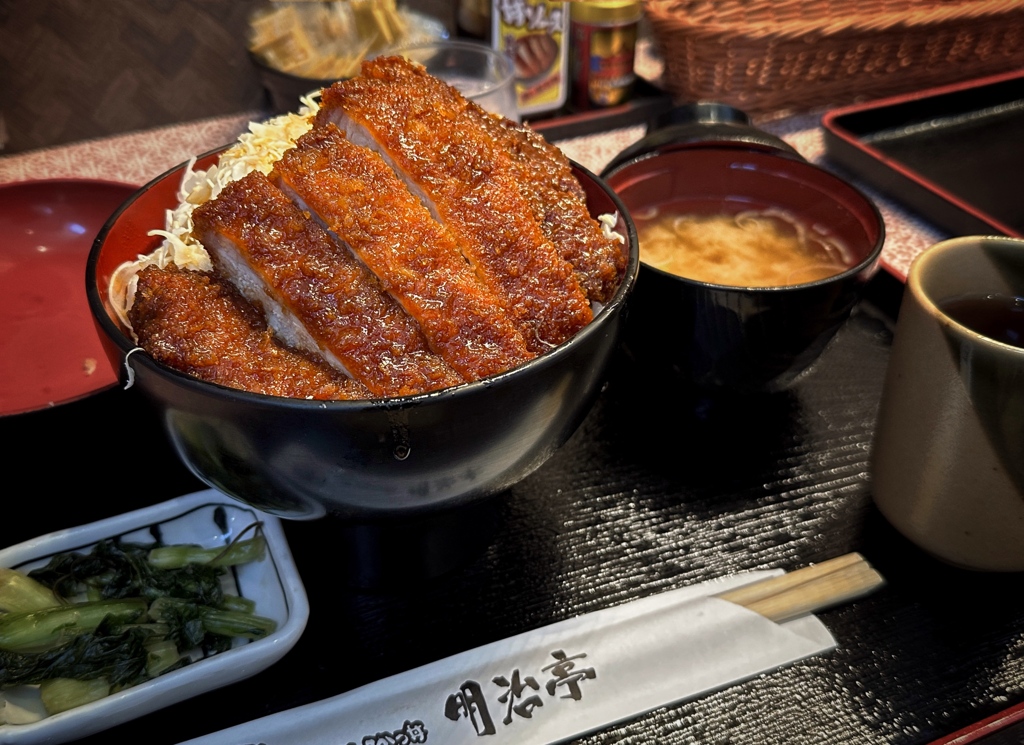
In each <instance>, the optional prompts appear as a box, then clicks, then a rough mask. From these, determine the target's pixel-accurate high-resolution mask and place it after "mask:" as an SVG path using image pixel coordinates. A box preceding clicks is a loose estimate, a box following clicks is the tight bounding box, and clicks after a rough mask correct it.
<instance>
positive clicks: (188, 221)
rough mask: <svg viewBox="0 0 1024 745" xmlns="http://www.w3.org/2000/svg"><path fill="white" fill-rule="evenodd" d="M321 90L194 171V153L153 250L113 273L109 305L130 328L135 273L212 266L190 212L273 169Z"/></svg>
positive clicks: (301, 130)
mask: <svg viewBox="0 0 1024 745" xmlns="http://www.w3.org/2000/svg"><path fill="white" fill-rule="evenodd" d="M319 95H320V94H319V91H317V92H314V93H312V94H310V95H308V96H305V97H303V99H302V105H301V106H300V108H299V110H298V112H296V113H289V114H283V115H281V116H278V117H274V118H273V119H269V120H267V121H265V122H250V123H249V131H248V132H245V133H243V134H242V135H240V136H239V138H238V141H237V142H235V144H233V145H232V146H231V147H229V148H228V149H227V150H225V151H224V152H223V153H221V155H220V158H218V159H217V163H216V164H214V165H212V166H210V168H209V169H208V170H206V171H197V170H195V162H196V159H195V158H192V159H191V160H190V161H189V162H188V164H187V165H186V166H185V170H184V172H183V173H182V177H181V186H180V187H179V188H178V206H177V207H176V208H175V209H173V210H167V215H166V218H165V225H164V229H163V230H151V231H149V233H148V235H151V236H161V237H163V239H164V240H163V242H162V243H161V244H160V246H158V247H157V249H156V250H155V251H153V252H152V253H149V254H140V255H139V256H138V258H137V259H135V260H134V261H127V262H125V263H123V264H121V266H119V267H118V268H117V269H116V270H115V271H114V274H113V276H112V277H111V280H110V288H109V292H108V294H109V297H110V304H111V306H112V307H113V308H114V311H115V312H116V313H117V317H118V318H119V319H120V321H121V323H123V324H124V325H125V327H126V328H128V329H131V323H130V322H129V321H128V311H129V310H130V309H131V307H132V302H133V300H134V298H135V290H136V288H137V286H138V276H137V275H138V273H139V272H140V271H141V270H142V269H143V268H144V267H146V266H149V265H151V264H156V265H157V266H158V267H160V268H163V267H165V266H167V265H169V264H172V263H173V264H176V265H177V266H179V267H181V268H182V269H192V270H195V271H209V270H210V269H211V268H212V264H211V262H210V255H209V254H208V253H207V251H206V248H205V247H204V246H203V244H202V243H200V242H199V240H198V239H197V238H196V237H195V236H194V235H193V233H192V228H193V226H192V211H193V210H194V209H195V208H196V207H198V206H199V205H201V204H203V203H205V202H207V201H209V200H210V199H213V198H214V197H216V196H217V195H218V194H219V193H220V191H221V189H223V188H224V187H225V186H227V185H228V184H229V183H231V182H232V181H237V180H238V179H240V178H242V177H243V176H245V175H246V174H248V173H250V172H252V171H255V170H260V171H262V172H263V173H270V171H271V170H272V169H273V167H274V163H276V162H277V161H278V160H279V159H280V158H281V156H282V155H284V154H285V152H286V151H287V150H288V149H289V148H292V147H294V146H295V141H296V140H297V139H299V137H301V136H302V135H304V134H305V133H306V132H308V131H309V130H310V129H311V128H312V126H313V121H312V120H313V115H314V114H316V112H317V109H318V108H319V103H318V98H319Z"/></svg>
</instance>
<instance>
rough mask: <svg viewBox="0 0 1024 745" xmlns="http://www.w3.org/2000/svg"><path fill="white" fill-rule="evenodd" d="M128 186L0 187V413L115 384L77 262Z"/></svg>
mask: <svg viewBox="0 0 1024 745" xmlns="http://www.w3.org/2000/svg"><path fill="white" fill-rule="evenodd" d="M137 188H138V187H136V186H132V185H129V184H121V183H116V182H111V181H94V180H87V179H84V180H83V179H55V180H40V181H20V182H16V183H12V184H6V185H3V186H0V416H6V415H11V414H21V413H26V412H31V411H37V410H40V409H46V408H49V407H53V406H57V405H59V404H64V403H68V402H71V401H75V400H77V399H80V398H83V397H85V396H88V395H91V394H93V393H97V392H99V391H102V390H104V389H106V388H109V387H112V386H113V385H115V384H116V383H117V375H116V373H115V371H114V370H113V369H112V368H111V366H110V362H109V361H108V360H107V356H106V354H104V352H103V347H102V346H101V344H100V339H99V335H98V334H97V331H96V326H95V324H94V322H93V319H92V314H91V313H90V312H89V304H88V301H87V300H86V295H85V264H86V260H87V258H88V256H89V249H90V248H91V247H92V242H93V239H94V238H95V237H96V234H97V233H98V232H99V230H100V228H101V227H103V224H104V223H105V222H106V220H107V218H108V217H110V215H111V214H113V212H114V211H115V210H117V208H118V207H120V206H121V204H122V203H124V202H125V200H127V199H128V198H129V197H130V196H131V195H132V194H133V193H134V192H135V191H136V190H137Z"/></svg>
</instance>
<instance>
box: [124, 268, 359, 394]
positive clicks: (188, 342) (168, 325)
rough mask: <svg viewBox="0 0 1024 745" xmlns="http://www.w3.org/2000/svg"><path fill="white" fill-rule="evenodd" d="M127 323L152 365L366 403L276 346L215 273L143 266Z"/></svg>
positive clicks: (333, 377) (350, 386) (327, 371)
mask: <svg viewBox="0 0 1024 745" xmlns="http://www.w3.org/2000/svg"><path fill="white" fill-rule="evenodd" d="M128 317H129V319H130V320H131V323H132V328H133V330H134V331H135V335H136V337H137V340H138V343H139V345H140V346H141V347H142V348H144V349H145V350H146V351H147V352H148V353H149V354H150V355H151V356H152V357H153V359H155V360H157V361H158V362H161V363H163V364H165V365H167V366H169V367H173V368H174V369H175V370H178V371H180V372H183V373H186V374H188V375H192V376H194V377H196V378H199V379H200V380H205V381H208V382H211V383H219V384H220V385H224V386H228V387H230V388H237V389H239V390H244V391H249V392H252V393H265V394H267V395H270V396H285V397H288V398H305V399H318V400H330V399H365V398H371V394H370V391H369V390H367V389H366V387H365V386H363V385H362V384H360V383H358V382H356V381H354V380H352V379H350V378H348V377H346V376H345V375H342V374H341V373H340V372H338V371H337V370H335V369H334V368H332V367H330V366H329V365H328V364H327V363H325V362H323V361H321V360H319V359H315V358H312V357H310V356H308V355H306V354H304V353H302V352H298V351H295V350H293V349H291V348H289V347H286V346H284V345H283V344H281V343H280V342H279V341H278V340H277V339H276V338H275V337H274V334H273V332H272V331H271V330H270V328H269V327H268V326H267V324H266V321H265V320H264V317H263V314H262V313H261V312H260V310H259V309H258V308H256V307H255V306H253V305H252V304H251V303H249V302H248V301H247V300H246V299H245V298H243V297H242V296H241V294H239V293H238V291H237V290H236V289H235V288H234V286H233V285H231V284H230V283H229V282H228V281H226V280H222V279H221V278H219V277H218V276H217V275H216V274H214V273H209V272H194V271H189V270H185V269H178V268H177V267H176V266H175V265H173V264H171V265H170V266H168V267H167V268H164V269H161V268H159V267H157V266H155V265H150V266H147V267H146V268H144V269H142V271H140V272H139V274H138V290H137V291H136V293H135V301H134V304H133V305H132V307H131V309H130V310H129V311H128Z"/></svg>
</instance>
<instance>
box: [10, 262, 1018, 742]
mask: <svg viewBox="0 0 1024 745" xmlns="http://www.w3.org/2000/svg"><path fill="white" fill-rule="evenodd" d="M876 280H877V281H878V284H877V285H876V286H873V288H872V289H873V295H872V299H871V301H870V302H865V303H863V304H862V305H861V306H860V307H859V308H858V309H857V310H856V311H855V313H854V315H853V317H852V318H851V320H850V322H849V324H848V325H847V326H845V327H844V328H843V329H842V330H841V332H840V334H839V335H838V337H837V338H836V340H835V342H834V344H833V345H832V346H831V347H830V348H829V349H828V350H827V351H826V353H825V355H824V357H822V359H821V360H820V362H819V364H818V365H817V367H816V368H815V369H813V371H812V372H811V373H810V374H809V375H807V376H806V377H805V378H804V379H802V380H801V381H800V382H799V384H798V385H797V387H796V388H795V389H794V390H792V391H790V392H787V393H782V394H774V395H770V396H763V397H754V398H749V399H743V400H740V399H729V398H723V399H718V400H710V399H693V398H691V397H689V396H686V395H684V394H683V393H681V392H680V391H679V390H678V389H675V388H673V387H672V386H670V385H669V384H668V383H667V382H666V381H660V380H652V379H649V378H646V379H637V378H636V377H634V376H633V372H634V371H632V370H631V369H630V365H629V361H628V360H626V359H625V358H620V359H619V360H618V361H617V364H616V369H615V370H614V371H613V373H612V375H611V377H610V379H609V383H608V385H607V387H606V388H605V390H604V391H603V393H602V394H601V397H600V398H599V400H598V402H597V404H596V406H595V408H594V409H593V411H592V412H591V414H590V415H589V417H588V418H587V419H586V420H585V421H584V423H583V425H582V426H581V428H580V429H579V431H578V432H577V433H576V434H575V435H574V436H573V438H572V439H571V440H570V441H569V442H568V443H567V444H566V446H565V447H564V448H563V449H562V450H561V451H560V452H559V453H557V454H556V456H555V457H554V458H553V459H552V460H551V461H549V462H548V463H547V464H546V465H544V466H543V467H542V468H541V469H540V470H538V471H537V472H536V473H534V474H533V475H531V476H530V477H529V478H527V479H526V480H525V481H523V482H522V483H521V484H519V485H518V486H516V487H515V488H513V489H511V490H510V491H508V492H507V493H505V494H503V495H501V496H500V497H499V498H497V499H495V500H493V501H492V502H491V503H488V504H486V505H484V506H482V507H481V508H480V509H477V510H475V511H473V512H472V513H470V514H466V515H462V516H461V518H460V519H456V518H451V519H448V520H446V519H444V518H443V517H442V516H438V517H436V518H435V519H433V520H431V521H425V522H417V523H407V524H390V525H375V526H360V527H356V526H344V529H342V528H343V526H339V525H338V524H336V523H333V522H331V521H329V520H320V521H313V522H306V523H287V524H286V532H287V535H288V538H289V542H290V545H291V548H292V551H293V553H294V556H295V560H296V563H297V565H298V568H299V572H300V574H301V576H302V580H303V582H304V584H305V586H306V590H307V592H308V594H309V601H310V606H311V613H310V621H309V626H308V627H307V629H306V631H305V633H304V635H303V637H302V638H301V639H300V640H299V642H298V644H297V645H296V646H295V648H294V649H293V650H292V651H291V652H289V654H287V655H286V656H285V657H284V658H283V659H282V660H281V661H280V662H278V663H277V664H275V665H274V666H272V667H271V668H269V669H268V670H266V671H265V672H262V673H260V674H258V675H255V676H253V677H251V678H248V679H246V680H244V681H242V682H240V683H237V684H235V685H232V686H228V687H226V688H222V689H219V690H217V691H214V692H211V693H208V694H204V695H202V696H200V697H197V698H195V699H192V700H190V701H187V702H184V703H182V704H179V705H175V706H172V707H169V708H167V709H164V710H161V711H158V712H156V713H154V714H151V715H149V716H146V717H143V718H142V719H139V720H137V721H134V722H130V723H127V724H124V725H121V726H119V727H116V728H113V729H111V730H108V731H107V732H104V733H101V734H99V735H96V736H94V737H91V738H87V739H86V740H83V742H88V743H90V744H91V743H109V742H145V743H147V744H148V745H162V744H164V743H176V742H180V741H182V740H186V739H189V738H192V737H196V736H199V735H202V734H205V733H208V732H213V731H216V730H220V729H223V728H226V727H229V726H231V725H234V724H238V723H241V722H244V721H248V720H251V719H255V718H257V717H260V716H264V715H267V714H271V713H274V712H278V711H282V710H284V709H287V708H292V707H295V706H298V705H301V704H304V703H308V702H311V701H316V700H319V699H322V698H326V697H328V696H332V695H334V694H338V693H341V692H343V691H346V690H349V689H351V688H353V687H356V686H359V685H362V684H364V683H368V682H371V681H373V680H376V679H379V678H382V677H384V676H387V675H390V674H393V673H397V672H401V671H403V670H406V669H409V668H412V667H415V666H418V665H421V664H424V663H427V662H430V661H433V660H436V659H440V658H443V657H446V656H448V655H451V654H454V653H456V652H459V651H462V650H465V649H469V648H472V647H475V646H478V645H481V644H484V643H487V642H490V641H493V640H496V639H500V638H503V637H506V636H509V635H512V634H516V633H518V632H521V631H525V630H529V629H532V628H536V627H539V626H543V625H545V624H548V623H551V622H553V621H557V620H560V619H564V618H568V617H570V616H574V615H577V614H580V613H584V612H587V611H591V610H595V609H598V608H603V607H608V606H613V605H616V604H619V603H623V602H626V601H629V600H630V599H633V598H638V597H642V596H647V595H650V594H653V593H657V592H661V591H664V590H669V589H673V588H678V587H682V586H685V585H690V584H693V583H697V582H700V581H702V580H706V579H710V578H713V577H717V576H720V575H725V574H729V573H733V572H738V571H742V570H747V569H755V568H768V567H781V568H784V569H787V570H790V569H795V568H799V567H801V566H804V565H806V564H809V563H812V562H818V561H822V560H824V559H827V558H830V557H833V556H837V555H839V554H843V553H846V552H849V551H860V552H861V553H863V554H864V556H865V557H866V558H867V559H868V560H869V561H870V562H871V563H872V564H874V565H875V566H876V567H877V568H878V569H879V570H880V571H881V573H882V574H883V575H884V576H885V577H886V579H887V580H888V584H887V585H886V587H884V588H883V589H881V590H880V591H878V592H876V593H875V594H873V595H870V596H868V597H866V598H863V599H861V600H859V601H857V602H853V603H850V604H847V605H843V606H840V607H837V608H834V609H832V610H828V611H825V612H822V613H821V614H819V618H820V619H821V620H822V622H823V623H824V624H825V625H826V626H827V627H828V629H829V630H830V631H831V632H832V634H833V635H834V637H835V639H836V641H837V643H838V647H837V648H836V649H835V650H833V651H831V652H828V653H825V654H822V655H819V656H815V657H813V658H810V659H807V660H803V661H801V662H799V663H797V664H795V665H793V666H791V667H787V668H784V669H781V670H778V671H775V672H771V673H768V674H765V675H762V676H759V677H757V678H755V679H753V680H750V681H747V682H745V683H742V684H738V685H734V686H730V687H728V688H726V689H723V690H721V691H718V692H715V693H713V694H711V695H708V696H706V697H703V698H700V699H697V700H694V701H690V702H686V703H683V704H680V705H677V706H672V707H668V708H664V709H659V710H657V711H655V712H653V713H650V714H647V715H644V716H642V717H640V718H638V719H636V720H634V721H631V722H628V723H625V724H622V725H620V726H616V727H614V728H612V729H609V730H607V731H603V732H600V733H597V734H593V735H590V736H588V737H586V738H584V739H582V740H580V741H579V742H581V743H587V744H590V743H595V744H596V743H602V744H604V743H615V742H629V743H645V744H646V743H659V744H669V745H675V744H679V745H682V744H683V743H733V744H736V745H740V744H747V743H749V744H750V745H754V744H757V745H765V744H768V745H783V744H785V745H793V744H797V745H801V744H808V745H809V744H812V743H813V744H814V745H826V744H827V745H843V744H852V743H871V744H874V743H892V744H894V745H910V744H914V745H923V744H924V743H929V742H932V741H933V740H936V739H938V738H940V737H943V736H947V735H949V734H950V733H953V732H956V731H957V730H959V729H961V728H964V727H967V726H968V725H970V724H972V723H974V722H977V721H979V720H981V719H983V718H985V717H990V716H993V715H995V714H996V713H998V712H1000V711H1002V710H1003V709H1005V708H1006V707H1007V706H1010V705H1012V704H1015V703H1018V702H1020V701H1021V700H1024V652H1022V648H1024V644H1022V639H1024V593H1022V592H1021V591H1020V590H1021V577H1020V576H1019V575H1010V576H993V575H984V574H973V573H968V572H963V571H959V570H955V569H952V568H950V567H947V566H945V565H943V564H940V563H937V562H936V561H934V560H932V559H930V558H928V557H927V556H925V555H923V554H922V553H921V552H920V551H918V550H917V549H915V548H914V547H913V546H911V545H909V544H908V543H907V542H906V541H905V540H904V539H902V538H901V537H900V536H899V535H897V534H896V533H895V532H894V531H893V530H892V529H891V528H890V527H889V526H888V525H887V523H885V521H884V520H883V519H882V518H881V517H880V516H879V515H878V513H877V512H876V510H875V509H874V507H873V505H872V502H871V484H870V477H869V473H868V466H867V464H868V456H869V453H870V449H871V445H872V434H873V430H874V420H875V414H876V410H877V405H878V400H879V396H880V393H881V386H882V379H883V375H884V371H885V367H886V364H887V361H888V353H889V344H890V340H891V328H892V324H891V319H892V312H893V309H894V308H895V304H896V303H898V300H899V295H898V293H899V292H901V291H902V285H901V284H900V283H899V282H898V281H897V280H895V279H893V278H892V277H891V276H890V275H888V274H885V273H882V274H880V275H878V277H876ZM141 407H142V402H141V401H137V400H135V398H134V395H133V392H132V391H127V392H125V391H121V390H116V391H111V392H109V396H106V397H105V398H104V397H97V398H95V399H94V400H92V401H89V402H84V403H83V407H82V408H79V409H75V408H73V407H62V408H63V409H64V410H63V411H60V410H54V411H53V412H45V413H46V414H50V415H51V416H50V417H43V418H39V419H31V420H30V419H24V418H23V419H20V420H7V421H4V420H0V425H3V426H2V427H0V434H4V435H6V436H5V438H4V441H5V443H8V444H7V445H6V446H5V447H7V448H8V451H7V455H8V456H9V459H8V460H7V461H5V462H6V464H7V466H8V467H7V469H6V470H7V478H8V484H7V487H6V492H5V493H6V494H7V495H9V496H8V499H10V498H12V497H17V498H19V499H20V500H21V501H22V502H23V505H24V506H23V509H22V510H21V512H23V513H24V515H25V517H22V518H19V519H18V520H17V521H15V520H11V519H5V520H2V521H0V543H2V544H3V545H7V544H9V543H13V542H15V541H16V540H23V539H25V538H29V537H32V536H34V535H37V534H39V533H41V532H44V531H46V530H51V529H54V528H56V527H61V526H62V525H72V524H75V523H78V522H83V521H85V520H86V519H96V518H99V517H105V516H107V515H111V514H116V513H117V512H121V511H124V510H125V509H129V508H131V507H135V506H140V505H141V504H145V503H151V502H155V501H159V500H162V499H165V498H168V497H170V496H174V495H175V494H180V493H183V492H184V491H187V490H191V489H192V488H201V486H202V485H201V484H198V483H194V481H193V480H192V479H191V477H190V476H188V474H187V473H183V472H182V469H181V467H180V466H178V465H177V463H176V461H175V459H174V457H173V454H172V453H171V451H170V450H169V449H167V447H166V445H164V443H163V442H162V439H161V438H160V436H159V433H158V432H157V430H156V426H155V425H156V423H155V422H153V421H151V420H148V419H147V418H146V417H145V416H144V410H143V408H141ZM36 421H39V422H42V423H43V424H42V425H40V426H36V425H34V424H33V422H36ZM128 422H134V424H133V425H132V426H130V427H126V423H128ZM3 429H6V430H7V431H6V432H3V431H2V430H3ZM106 438H116V440H110V439H106ZM12 443H13V444H12ZM129 453H136V454H138V455H136V456H135V457H133V458H129V457H128V455H129ZM26 473H27V474H28V475H29V476H30V480H29V483H28V486H27V487H26V488H15V486H14V485H15V484H17V483H19V482H20V480H21V479H20V478H19V477H20V476H22V475H23V474H26ZM91 494H96V495H97V496H89V495H91ZM465 522H469V523H470V524H471V526H472V528H471V530H469V531H466V530H460V527H464V526H461V525H460V524H462V523H465ZM359 557H361V559H360V558H359ZM446 569H447V571H444V570H446ZM428 742H429V741H428ZM481 742H482V743H485V742H486V738H484V739H483V740H481ZM339 745H344V743H343V742H341V743H340V744H339Z"/></svg>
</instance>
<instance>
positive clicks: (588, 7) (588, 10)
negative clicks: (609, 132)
mask: <svg viewBox="0 0 1024 745" xmlns="http://www.w3.org/2000/svg"><path fill="white" fill-rule="evenodd" d="M568 4H569V5H570V6H571V22H570V29H571V50H572V52H571V65H570V69H571V73H572V87H573V103H574V104H575V105H576V106H577V107H578V108H583V109H587V108H594V107H606V106H617V105H618V104H621V103H624V102H625V101H627V100H629V97H630V96H631V95H632V93H633V84H634V82H635V80H636V74H635V72H634V70H633V63H634V58H635V54H636V38H637V27H638V25H639V22H640V18H641V16H642V14H643V7H642V5H641V3H640V2H637V1H636V0H576V2H571V3H568Z"/></svg>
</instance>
